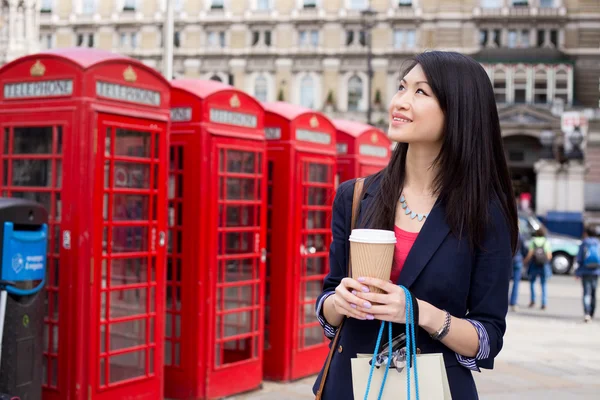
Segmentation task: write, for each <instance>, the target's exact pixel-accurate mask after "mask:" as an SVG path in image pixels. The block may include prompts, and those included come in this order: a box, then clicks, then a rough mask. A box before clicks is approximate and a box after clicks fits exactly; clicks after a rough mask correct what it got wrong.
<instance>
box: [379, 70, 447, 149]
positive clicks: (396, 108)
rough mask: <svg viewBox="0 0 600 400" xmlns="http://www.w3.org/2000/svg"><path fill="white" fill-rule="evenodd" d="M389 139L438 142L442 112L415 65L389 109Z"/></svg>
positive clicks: (405, 141)
mask: <svg viewBox="0 0 600 400" xmlns="http://www.w3.org/2000/svg"><path fill="white" fill-rule="evenodd" d="M389 119H390V126H389V130H388V136H389V137H390V139H391V140H393V141H396V142H403V143H409V144H410V143H424V144H425V143H432V144H433V143H437V142H439V141H441V139H442V132H443V130H444V113H443V112H442V109H441V108H440V104H439V103H438V100H437V98H436V97H435V96H434V94H433V90H431V87H430V86H429V84H428V83H427V78H426V77H425V73H424V72H423V69H422V68H421V66H420V65H419V64H417V65H416V66H415V67H414V68H413V69H411V70H410V72H409V73H408V74H406V76H405V77H404V79H402V80H401V81H400V83H399V87H398V92H396V94H395V95H394V97H393V98H392V101H391V103H390V108H389Z"/></svg>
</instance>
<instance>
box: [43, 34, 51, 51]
mask: <svg viewBox="0 0 600 400" xmlns="http://www.w3.org/2000/svg"><path fill="white" fill-rule="evenodd" d="M40 42H41V43H44V45H45V46H46V49H51V48H53V47H54V38H53V35H52V34H51V33H47V34H44V35H41V36H40Z"/></svg>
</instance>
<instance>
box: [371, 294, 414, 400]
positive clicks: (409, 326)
mask: <svg viewBox="0 0 600 400" xmlns="http://www.w3.org/2000/svg"><path fill="white" fill-rule="evenodd" d="M400 288H401V289H402V290H404V296H405V303H406V309H405V315H406V393H407V395H406V398H407V399H408V400H411V397H410V370H411V369H413V375H414V379H415V392H416V393H415V395H416V398H417V400H419V372H418V370H417V345H416V343H417V342H416V337H415V315H414V309H413V298H412V294H411V293H410V292H409V290H408V289H407V288H405V287H404V286H400ZM386 323H387V324H388V343H391V342H392V323H391V322H387V321H382V322H381V328H379V335H378V336H377V342H376V343H375V351H374V352H373V358H372V360H371V369H370V371H369V380H368V381H367V390H366V392H365V397H364V400H368V398H369V391H370V389H371V381H372V379H373V371H374V370H375V363H376V357H377V354H378V353H379V346H380V345H381V338H382V336H383V331H384V329H385V325H386ZM391 360H392V346H391V345H390V346H388V362H387V363H386V365H385V372H384V374H383V381H382V382H381V388H379V395H378V396H377V400H381V396H383V388H384V387H385V381H386V379H387V375H388V371H389V369H390V362H391ZM413 363H414V364H413ZM413 365H414V368H412V367H413Z"/></svg>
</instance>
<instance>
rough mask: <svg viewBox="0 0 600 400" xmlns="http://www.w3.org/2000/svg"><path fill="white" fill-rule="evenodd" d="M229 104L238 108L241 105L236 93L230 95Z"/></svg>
mask: <svg viewBox="0 0 600 400" xmlns="http://www.w3.org/2000/svg"><path fill="white" fill-rule="evenodd" d="M229 105H230V106H231V107H233V108H238V107H239V106H240V105H241V103H240V98H239V97H238V96H237V94H234V95H233V96H231V99H229Z"/></svg>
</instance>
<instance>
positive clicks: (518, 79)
mask: <svg viewBox="0 0 600 400" xmlns="http://www.w3.org/2000/svg"><path fill="white" fill-rule="evenodd" d="M513 82H514V89H515V97H514V102H515V103H525V102H526V101H527V71H525V70H524V69H517V70H516V71H515V79H514V81H513Z"/></svg>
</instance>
